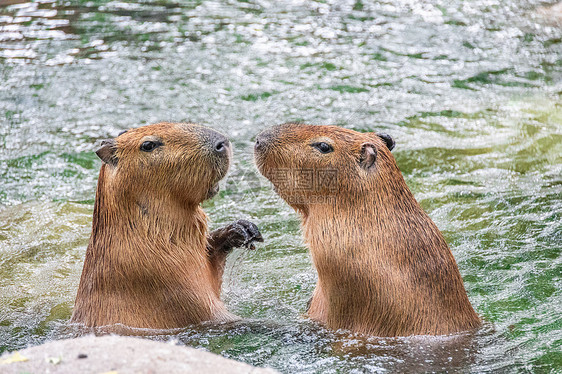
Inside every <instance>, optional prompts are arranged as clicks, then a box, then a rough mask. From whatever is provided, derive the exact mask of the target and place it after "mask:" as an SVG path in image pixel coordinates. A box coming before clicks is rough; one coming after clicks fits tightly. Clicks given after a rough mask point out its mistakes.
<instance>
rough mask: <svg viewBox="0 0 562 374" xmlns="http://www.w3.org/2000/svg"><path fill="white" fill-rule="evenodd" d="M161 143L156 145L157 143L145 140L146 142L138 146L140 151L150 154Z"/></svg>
mask: <svg viewBox="0 0 562 374" xmlns="http://www.w3.org/2000/svg"><path fill="white" fill-rule="evenodd" d="M161 144H162V143H157V142H152V141H150V140H147V141H146V142H143V143H142V144H141V146H140V150H141V151H143V152H152V150H154V148H156V147H158V146H160V145H161Z"/></svg>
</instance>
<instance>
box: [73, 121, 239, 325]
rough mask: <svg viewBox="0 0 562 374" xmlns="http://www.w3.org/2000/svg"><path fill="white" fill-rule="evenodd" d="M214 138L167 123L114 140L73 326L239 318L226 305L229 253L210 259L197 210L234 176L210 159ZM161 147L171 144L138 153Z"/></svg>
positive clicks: (198, 129) (103, 173)
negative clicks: (156, 143) (150, 146)
mask: <svg viewBox="0 0 562 374" xmlns="http://www.w3.org/2000/svg"><path fill="white" fill-rule="evenodd" d="M209 131H210V130H209V129H206V128H204V127H202V126H198V125H194V124H172V123H160V124H156V125H150V126H144V127H140V128H137V129H133V130H129V131H127V132H126V133H124V134H122V135H120V136H119V137H117V138H116V139H115V146H114V152H115V153H114V156H115V161H116V163H115V165H112V164H106V163H104V164H103V165H102V167H101V170H100V174H99V180H98V186H97V192H96V200H95V206H94V217H93V223H92V235H91V238H90V242H89V245H88V249H87V251H86V259H85V261H84V268H83V272H82V277H81V280H80V286H79V289H78V294H77V297H76V303H75V307H74V313H73V316H72V321H73V322H80V323H83V324H85V325H87V326H103V325H111V324H116V323H120V324H124V325H127V326H130V327H139V328H154V329H167V328H175V327H183V326H186V325H189V324H194V323H199V322H202V321H208V320H214V321H229V320H232V319H235V318H236V317H235V316H234V315H232V314H230V313H229V312H228V311H227V310H226V308H225V306H224V305H223V303H222V301H221V300H220V298H219V296H220V286H221V279H222V268H223V267H224V261H225V259H226V254H222V253H216V254H215V253H211V254H209V253H208V248H207V245H208V243H207V240H208V233H207V217H206V215H205V213H204V212H203V210H202V209H201V207H200V206H199V204H200V203H201V202H202V201H203V200H205V199H206V198H207V197H208V196H209V191H211V190H212V189H213V186H215V185H216V183H218V181H219V180H220V179H221V178H222V177H224V175H225V174H226V171H227V170H228V167H229V157H226V158H223V159H221V158H219V157H216V155H213V154H212V153H211V152H210V151H209V147H210V141H209V137H212V133H210V132H209ZM153 139H158V140H160V141H162V142H163V144H164V145H163V146H162V147H159V148H157V149H155V150H154V151H152V152H149V153H147V152H142V151H141V150H140V149H139V146H140V144H142V143H143V141H145V140H153Z"/></svg>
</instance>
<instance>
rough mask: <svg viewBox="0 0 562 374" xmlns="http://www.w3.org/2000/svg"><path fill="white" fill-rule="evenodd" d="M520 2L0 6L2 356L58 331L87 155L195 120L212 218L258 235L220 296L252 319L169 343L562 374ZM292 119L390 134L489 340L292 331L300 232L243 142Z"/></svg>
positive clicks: (85, 216)
mask: <svg viewBox="0 0 562 374" xmlns="http://www.w3.org/2000/svg"><path fill="white" fill-rule="evenodd" d="M539 5H544V4H542V2H540V1H538V0H537V1H535V0H515V1H509V2H504V1H500V0H477V1H470V2H467V1H460V0H453V1H440V0H430V1H425V2H419V1H410V0H387V1H379V2H362V1H349V2H341V1H335V0H334V1H332V0H328V1H286V2H279V1H267V0H260V1H254V0H249V1H243V2H242V1H240V2H235V1H181V2H173V1H167V0H147V1H142V2H138V1H137V2H133V1H107V0H95V1H83V0H69V1H54V0H46V1H45V0H40V1H26V0H0V182H1V183H0V213H1V214H0V244H1V245H0V352H1V351H4V350H13V349H18V348H21V347H25V346H26V345H27V344H39V343H41V342H44V341H45V340H47V339H56V338H61V337H69V336H74V335H76V334H78V333H81V332H82V331H81V330H80V329H76V328H75V327H73V326H70V327H69V326H67V325H66V321H67V320H68V319H69V317H70V314H71V310H72V305H73V301H74V296H75V293H76V288H77V286H78V280H79V276H80V271H81V268H82V261H83V258H84V252H85V247H86V244H87V241H88V236H89V232H90V225H91V214H92V204H93V197H94V190H95V183H96V178H97V172H98V169H99V165H100V164H99V161H98V159H97V158H96V156H95V154H94V153H93V152H92V150H93V149H94V147H95V146H94V144H95V143H96V142H97V141H99V140H101V139H103V138H106V137H108V136H115V135H116V134H117V133H118V132H119V131H121V130H123V129H127V128H129V127H134V126H139V125H142V124H148V123H153V122H158V121H162V120H170V121H188V120H191V121H195V122H200V123H204V124H207V125H210V126H212V127H215V128H217V129H219V130H221V131H223V132H225V133H227V134H228V135H229V136H230V138H231V139H232V141H233V144H234V146H235V152H234V157H235V159H234V165H233V167H232V170H231V173H230V175H229V176H228V177H227V178H226V180H225V181H224V182H223V183H222V184H223V186H222V190H221V193H220V194H219V196H217V197H215V198H214V199H213V200H211V201H209V202H206V203H205V204H204V205H205V208H206V209H207V211H208V212H209V215H210V217H211V218H212V220H213V222H212V223H211V226H212V227H216V226H219V225H221V224H224V223H226V222H229V221H232V220H234V219H237V218H242V217H245V218H250V219H251V220H253V221H255V222H257V223H258V224H259V226H260V228H261V230H262V232H263V233H264V236H265V237H266V243H265V244H264V245H262V246H261V247H260V248H259V250H257V251H253V252H245V251H236V252H235V253H234V254H233V255H232V256H231V258H230V259H229V263H228V268H227V269H226V272H225V283H224V290H223V297H224V299H225V300H226V302H227V304H228V306H229V308H230V309H231V310H232V311H233V312H235V313H237V314H239V315H241V316H243V317H245V318H247V320H246V321H243V322H241V323H239V324H235V325H229V326H213V325H209V326H204V327H193V328H187V329H184V330H182V331H179V332H173V334H171V335H169V334H160V335H158V334H157V335H153V336H152V338H154V339H160V340H167V339H170V338H174V339H177V340H178V342H179V343H180V344H188V345H192V346H196V347H201V348H205V349H208V350H210V351H213V352H217V353H220V354H222V355H224V356H227V357H230V358H234V359H238V360H242V361H246V362H249V363H252V364H255V365H268V366H272V367H275V368H278V369H279V370H281V371H282V372H286V373H293V372H306V373H313V372H318V373H320V372H322V373H329V372H337V371H338V370H340V371H346V372H357V373H360V372H383V371H391V372H405V371H409V372H415V371H466V372H486V371H506V372H510V371H525V370H528V371H537V372H548V371H553V370H557V368H560V367H561V366H562V355H561V353H560V352H561V349H562V348H561V345H562V332H561V331H562V317H561V315H560V310H561V308H562V291H561V290H562V280H561V274H562V261H561V258H562V257H561V251H562V229H561V213H562V200H561V199H560V196H562V125H561V123H562V109H561V104H562V101H561V99H560V93H561V92H562V85H561V82H562V79H561V77H562V59H561V57H560V56H562V42H561V40H562V30H561V29H560V27H559V25H558V24H557V23H556V22H553V21H552V17H547V18H548V19H545V18H544V17H545V16H544V11H542V10H541V11H535V10H536V9H537V7H538V6H539ZM295 120H302V121H306V122H309V123H316V124H337V125H341V126H345V127H348V128H352V129H356V130H359V131H373V130H384V131H385V132H387V133H390V134H392V135H393V137H394V138H395V140H396V141H397V147H396V149H395V151H394V152H393V153H394V155H395V157H396V159H397V161H398V164H399V166H400V168H401V170H402V171H403V173H404V175H405V177H406V180H407V183H408V185H409V186H410V187H411V189H412V190H413V192H414V194H415V195H416V197H417V198H418V200H419V201H420V202H421V204H422V205H423V207H424V209H426V210H427V211H428V212H429V213H430V215H431V217H432V218H433V219H434V220H435V221H436V223H437V225H438V226H439V228H440V229H441V230H442V231H443V232H444V234H445V236H446V238H447V240H448V242H449V243H450V244H451V248H452V250H453V252H454V254H455V257H456V259H457V261H458V264H459V268H460V270H461V273H462V275H463V278H464V280H465V285H466V288H467V291H468V293H469V297H470V299H471V301H472V302H473V304H474V306H475V308H476V310H477V311H478V312H479V313H480V314H482V316H483V317H484V318H485V319H486V320H487V321H489V323H490V324H489V325H486V326H485V327H484V328H483V329H482V330H481V331H478V332H477V333H476V334H474V335H460V336H457V337H452V338H447V339H445V338H437V339H433V340H430V341H423V340H420V339H414V338H409V339H376V338H369V339H366V338H364V337H358V336H349V335H348V334H347V333H345V332H337V333H335V332H330V331H326V330H324V329H322V328H321V327H320V326H317V325H315V324H313V323H311V322H310V321H308V320H306V319H305V318H303V317H302V313H303V312H304V311H305V308H306V302H307V301H308V299H309V298H310V295H311V293H312V290H313V289H314V284H315V274H314V271H313V269H312V266H311V263H310V259H309V255H308V252H307V250H306V248H305V247H304V245H303V243H302V240H301V236H300V232H299V220H298V217H297V216H296V215H295V214H294V213H293V212H292V211H291V210H290V209H289V208H288V207H287V206H286V205H285V204H284V203H283V202H282V201H280V200H279V199H278V198H277V197H276V196H275V194H274V193H273V192H272V190H271V188H270V186H269V184H268V183H267V182H266V181H265V180H264V179H263V178H261V177H260V176H258V175H257V172H256V171H255V168H254V166H253V164H252V139H253V137H254V136H255V135H256V134H257V133H258V132H259V131H261V130H262V129H264V128H266V127H267V126H270V125H273V124H277V123H281V122H285V121H295Z"/></svg>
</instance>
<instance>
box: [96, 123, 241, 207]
mask: <svg viewBox="0 0 562 374" xmlns="http://www.w3.org/2000/svg"><path fill="white" fill-rule="evenodd" d="M96 154H97V155H98V156H99V158H101V159H102V160H103V161H104V163H105V165H103V166H102V167H103V168H106V172H105V178H106V181H105V183H108V184H110V185H112V186H113V187H114V192H115V194H116V195H117V196H119V198H124V199H127V198H133V199H136V200H139V199H141V200H142V199H143V198H145V197H146V198H149V197H150V199H154V198H155V196H158V197H160V198H162V199H172V200H174V201H176V202H177V203H179V204H181V205H185V204H191V205H193V204H199V203H200V202H202V201H203V200H205V199H208V198H210V197H212V196H213V195H214V194H216V193H217V192H218V182H219V180H221V179H222V178H223V177H224V176H225V174H226V172H227V171H228V168H229V165H230V158H231V155H232V151H231V147H230V142H229V141H228V139H227V138H226V137H225V136H224V135H222V134H220V133H218V132H216V131H214V130H212V129H209V128H207V127H204V126H200V125H196V124H192V123H158V124H154V125H149V126H143V127H139V128H136V129H131V130H128V131H124V132H122V133H121V134H119V136H118V137H116V138H114V139H108V140H104V141H103V142H102V146H101V148H100V149H98V151H97V152H96ZM107 179H109V180H107Z"/></svg>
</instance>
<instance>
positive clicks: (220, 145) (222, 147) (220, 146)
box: [215, 139, 229, 153]
mask: <svg viewBox="0 0 562 374" xmlns="http://www.w3.org/2000/svg"><path fill="white" fill-rule="evenodd" d="M228 143H229V142H228V140H226V139H222V140H218V141H216V142H215V151H216V152H218V153H226V152H227V151H228Z"/></svg>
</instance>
